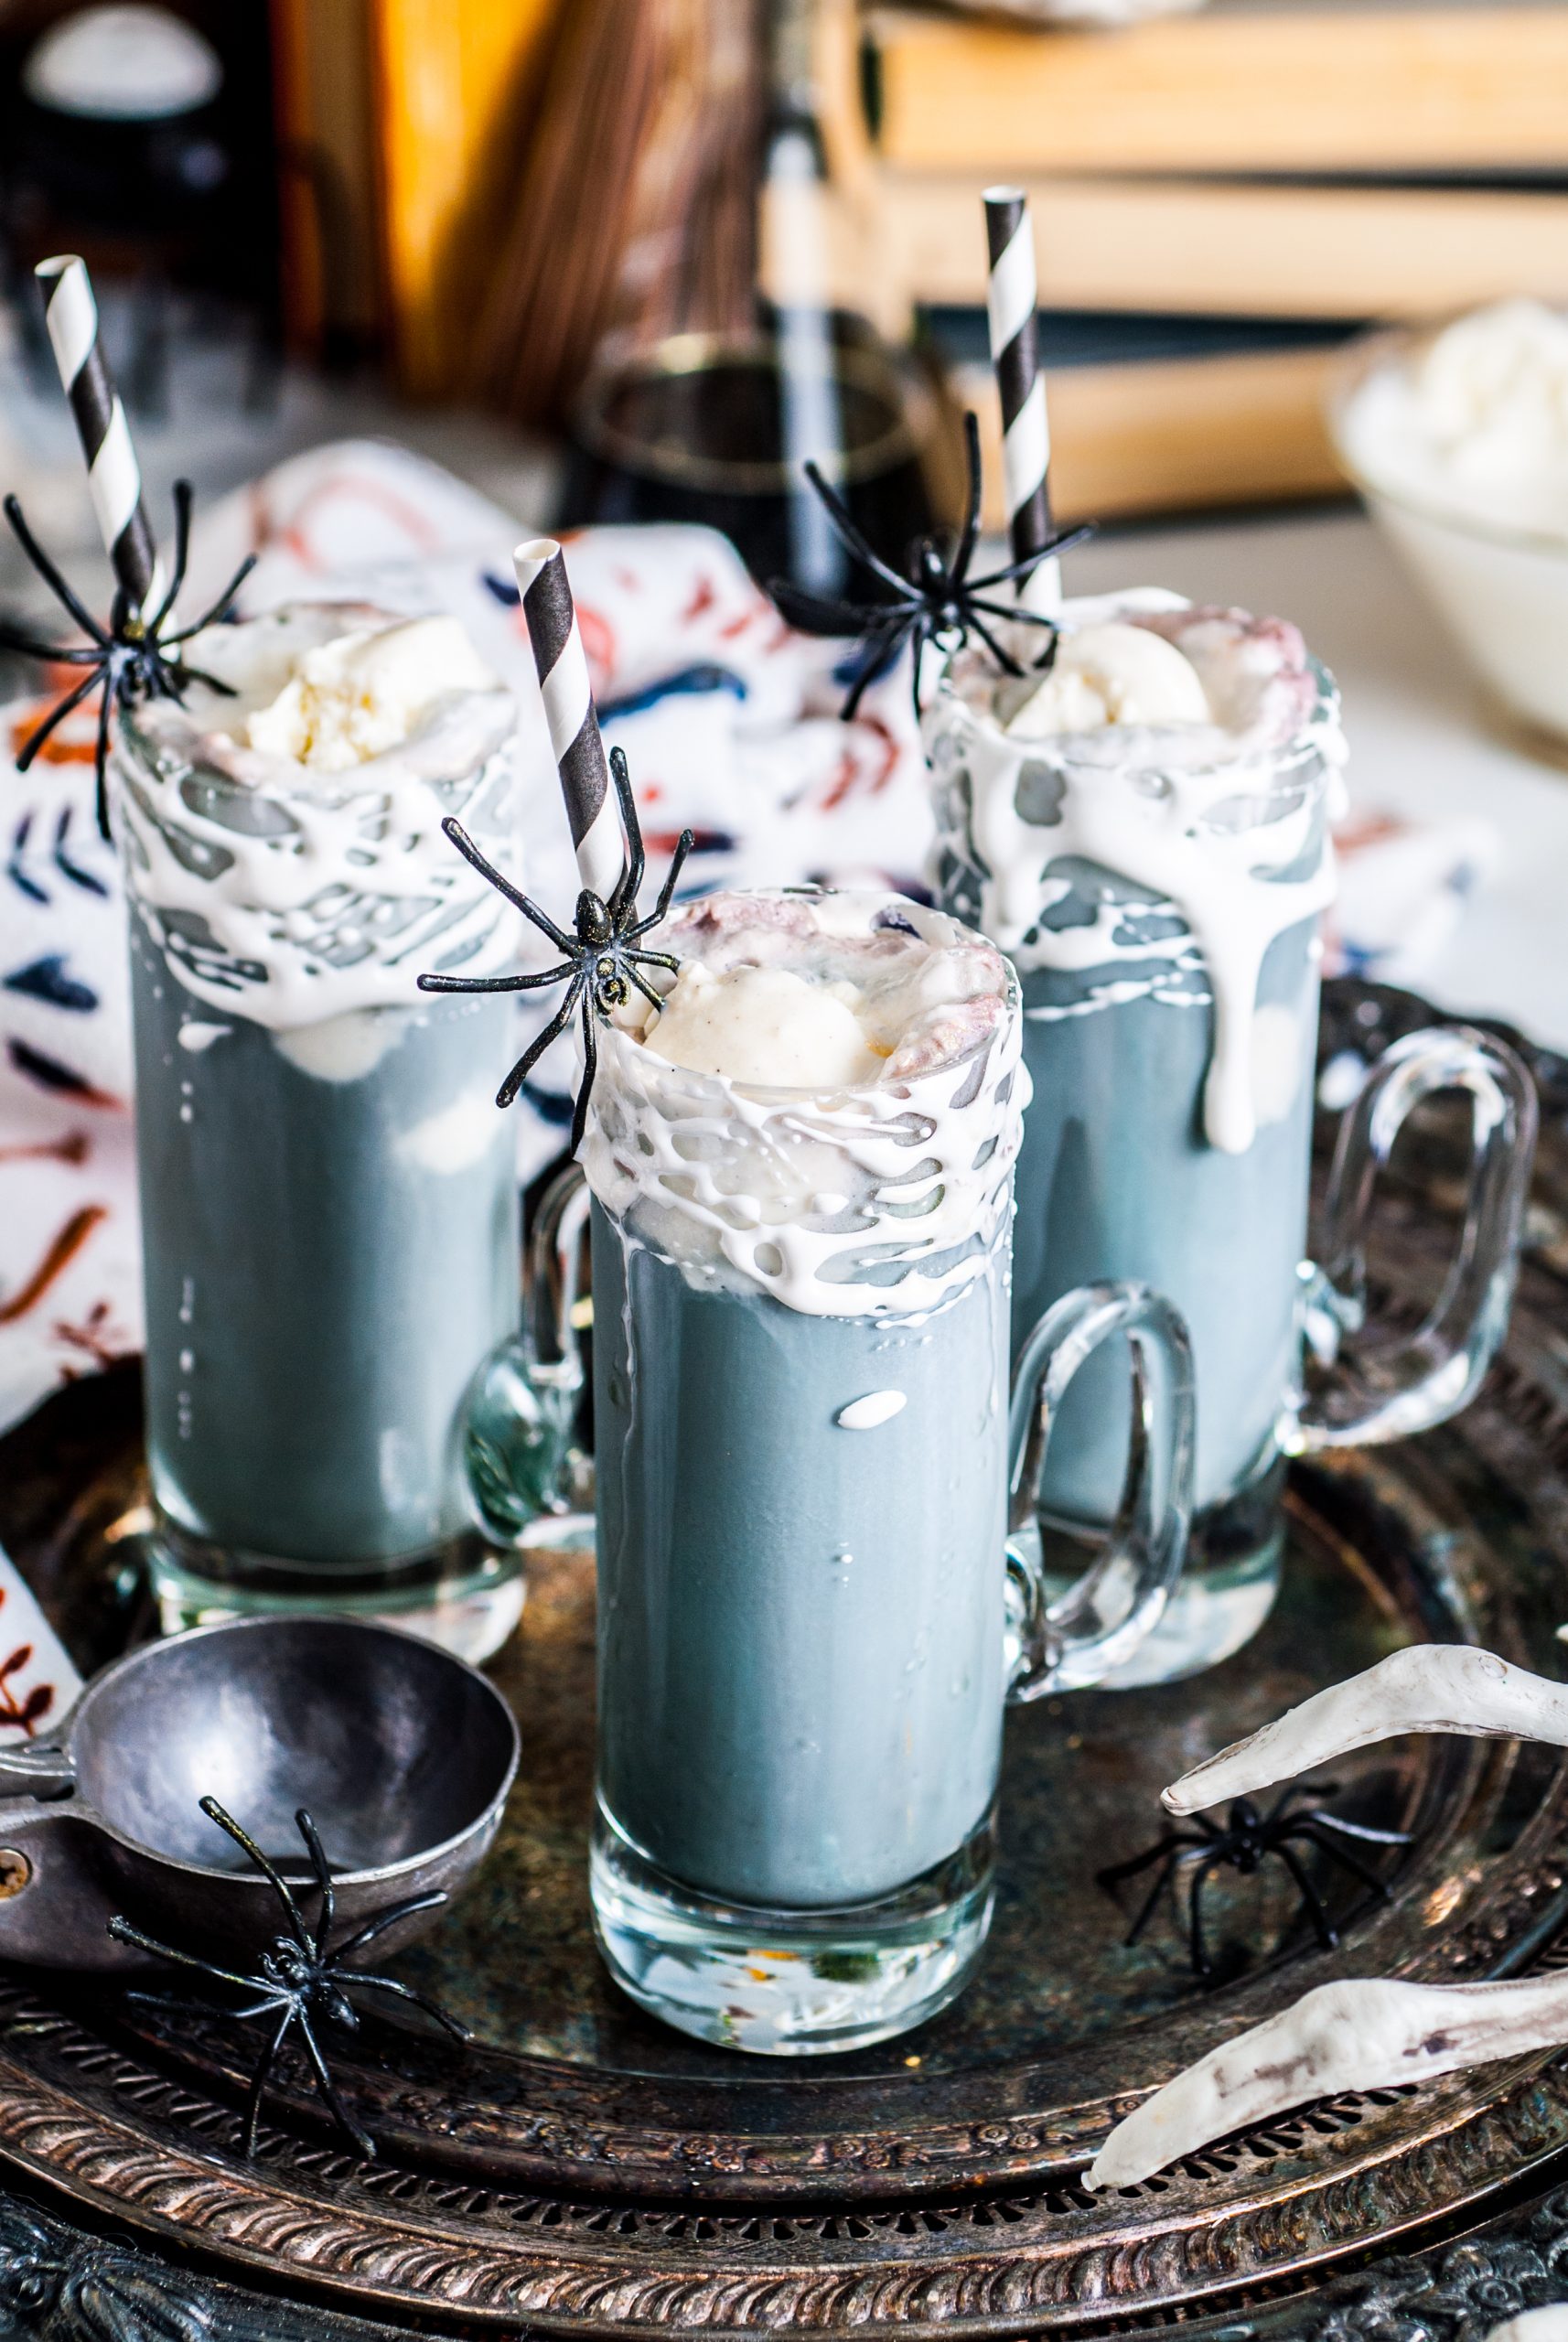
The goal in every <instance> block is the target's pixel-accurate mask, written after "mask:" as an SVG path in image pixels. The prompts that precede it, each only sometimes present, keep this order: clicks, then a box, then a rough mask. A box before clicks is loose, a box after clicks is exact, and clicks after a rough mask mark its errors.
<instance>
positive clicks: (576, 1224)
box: [463, 1163, 594, 1545]
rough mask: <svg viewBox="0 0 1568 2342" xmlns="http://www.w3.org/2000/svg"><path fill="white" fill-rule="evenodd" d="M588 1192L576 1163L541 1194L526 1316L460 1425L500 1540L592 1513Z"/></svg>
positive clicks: (475, 1492) (573, 1523)
mask: <svg viewBox="0 0 1568 2342" xmlns="http://www.w3.org/2000/svg"><path fill="white" fill-rule="evenodd" d="M587 1217H588V1189H587V1183H586V1181H585V1178H584V1176H583V1173H582V1170H581V1168H580V1167H579V1166H578V1165H577V1164H575V1163H568V1164H566V1165H565V1166H564V1168H563V1169H562V1170H560V1171H558V1172H557V1173H556V1175H555V1176H554V1178H553V1179H552V1180H551V1182H550V1185H549V1186H548V1187H546V1188H545V1190H544V1193H543V1195H542V1197H541V1198H540V1202H539V1209H538V1210H537V1212H536V1213H535V1215H534V1220H533V1227H532V1230H531V1231H530V1234H529V1239H528V1246H527V1250H526V1252H525V1253H524V1256H523V1264H522V1322H521V1326H520V1327H519V1329H518V1331H517V1332H516V1333H515V1334H512V1335H509V1337H508V1338H507V1339H506V1340H505V1341H504V1342H502V1343H501V1345H500V1346H499V1348H498V1349H496V1350H494V1351H492V1353H491V1355H490V1356H489V1359H486V1361H485V1363H484V1365H483V1366H482V1367H481V1368H480V1370H479V1371H478V1375H477V1376H476V1377H475V1380H474V1385H473V1388H472V1390H471V1391H470V1392H469V1395H468V1402H467V1408H466V1410H465V1414H464V1422H463V1446H464V1460H465V1464H466V1466H467V1480H468V1488H469V1492H470V1494H471V1496H472V1499H473V1501H474V1503H475V1505H476V1506H477V1507H478V1512H479V1515H480V1518H481V1520H483V1522H484V1525H485V1528H486V1530H487V1531H489V1534H490V1535H491V1536H492V1537H493V1538H495V1539H496V1540H497V1541H498V1542H499V1543H501V1544H503V1545H515V1544H520V1543H521V1544H545V1545H548V1544H551V1543H554V1542H559V1540H560V1537H561V1535H562V1532H563V1531H564V1529H567V1528H572V1529H574V1530H581V1529H582V1528H583V1526H584V1523H585V1516H586V1515H588V1514H590V1513H591V1512H592V1511H593V1509H594V1498H593V1486H592V1476H593V1466H592V1464H591V1463H590V1462H589V1461H588V1459H587V1457H586V1456H584V1455H583V1453H582V1451H581V1449H580V1448H579V1447H578V1445H577V1434H576V1425H577V1411H578V1407H579V1404H580V1402H581V1398H582V1392H583V1382H584V1374H583V1358H582V1351H581V1348H580V1347H579V1344H578V1339H577V1305H578V1302H579V1300H580V1299H581V1297H582V1292H581V1262H582V1252H583V1231H584V1228H585V1224H586V1221H587Z"/></svg>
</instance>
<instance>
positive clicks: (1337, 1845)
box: [1097, 1781, 1410, 1978]
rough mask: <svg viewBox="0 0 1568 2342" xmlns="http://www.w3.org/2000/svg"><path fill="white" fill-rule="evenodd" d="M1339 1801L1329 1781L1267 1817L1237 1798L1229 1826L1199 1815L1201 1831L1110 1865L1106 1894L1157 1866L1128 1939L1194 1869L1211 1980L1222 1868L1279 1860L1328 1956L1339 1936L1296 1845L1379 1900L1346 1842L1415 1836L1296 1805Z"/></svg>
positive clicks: (1199, 1934)
mask: <svg viewBox="0 0 1568 2342" xmlns="http://www.w3.org/2000/svg"><path fill="white" fill-rule="evenodd" d="M1334 1794H1335V1785H1334V1783H1333V1782H1331V1781H1328V1782H1324V1783H1322V1784H1321V1785H1320V1786H1319V1787H1318V1788H1317V1789H1316V1790H1311V1789H1307V1790H1304V1789H1299V1788H1292V1789H1286V1790H1285V1791H1284V1792H1283V1795H1282V1796H1280V1797H1278V1798H1276V1799H1275V1800H1274V1802H1273V1805H1271V1806H1270V1807H1269V1809H1268V1810H1267V1812H1263V1813H1261V1812H1260V1811H1259V1810H1258V1808H1257V1807H1256V1806H1255V1805H1254V1804H1253V1803H1252V1800H1251V1798H1245V1797H1239V1798H1238V1799H1236V1800H1235V1802H1234V1804H1233V1805H1232V1806H1231V1808H1230V1813H1229V1814H1228V1815H1227V1817H1226V1820H1225V1822H1224V1824H1223V1826H1222V1825H1221V1824H1220V1823H1219V1822H1218V1821H1210V1819H1209V1817H1208V1814H1206V1813H1196V1814H1194V1815H1193V1816H1192V1820H1193V1821H1194V1822H1195V1823H1196V1824H1197V1827H1196V1829H1191V1830H1167V1831H1166V1832H1165V1836H1164V1837H1163V1838H1161V1839H1160V1841H1159V1842H1158V1843H1157V1844H1156V1845H1153V1846H1150V1847H1148V1848H1147V1849H1146V1850H1145V1852H1144V1853H1141V1854H1134V1855H1133V1857H1132V1858H1131V1860H1130V1861H1127V1862H1124V1863H1112V1864H1110V1865H1109V1867H1108V1868H1106V1869H1105V1870H1102V1871H1100V1872H1099V1873H1098V1874H1097V1877H1098V1880H1099V1884H1100V1885H1101V1886H1104V1887H1113V1886H1118V1885H1121V1883H1122V1880H1123V1879H1129V1878H1135V1877H1136V1876H1138V1875H1139V1874H1140V1873H1141V1872H1143V1871H1145V1870H1147V1869H1148V1868H1149V1867H1150V1865H1151V1864H1158V1865H1159V1867H1158V1868H1157V1870H1156V1871H1155V1883H1154V1885H1152V1886H1151V1887H1150V1889H1149V1892H1148V1894H1147V1896H1145V1897H1144V1902H1143V1904H1142V1905H1141V1906H1140V1907H1139V1911H1138V1916H1137V1918H1135V1919H1134V1920H1133V1924H1132V1926H1131V1927H1130V1928H1128V1930H1127V1933H1126V1935H1125V1937H1124V1938H1123V1939H1122V1940H1123V1941H1124V1942H1126V1943H1130V1944H1131V1943H1136V1942H1137V1940H1138V1939H1139V1937H1140V1936H1141V1935H1142V1934H1143V1932H1144V1928H1146V1927H1147V1926H1148V1924H1149V1921H1150V1920H1151V1919H1152V1918H1153V1917H1154V1915H1155V1907H1156V1906H1157V1904H1158V1903H1159V1900H1160V1897H1161V1896H1162V1895H1163V1894H1164V1893H1165V1888H1166V1887H1167V1886H1170V1887H1171V1888H1172V1889H1173V1892H1174V1889H1175V1885H1176V1876H1177V1874H1178V1873H1179V1872H1180V1871H1181V1869H1182V1868H1183V1867H1184V1866H1187V1867H1189V1868H1190V1869H1191V1881H1190V1884H1189V1885H1188V1889H1187V1949H1188V1951H1189V1953H1190V1956H1191V1960H1192V1966H1193V1971H1194V1973H1195V1974H1197V1975H1198V1976H1202V1977H1205V1978H1208V1977H1210V1976H1212V1975H1213V1973H1214V1962H1213V1961H1212V1960H1211V1959H1210V1958H1209V1956H1208V1945H1207V1943H1206V1941H1205V1939H1204V1934H1203V1890H1204V1888H1205V1887H1206V1886H1207V1885H1208V1881H1209V1879H1210V1878H1211V1877H1212V1876H1213V1875H1214V1873H1215V1872H1216V1871H1217V1870H1219V1868H1221V1867H1222V1866H1224V1867H1228V1868H1230V1869H1231V1870H1235V1871H1240V1874H1241V1875H1242V1876H1243V1877H1244V1878H1251V1877H1252V1876H1254V1875H1256V1874H1257V1872H1259V1871H1260V1870H1262V1866H1263V1864H1264V1863H1265V1862H1266V1861H1267V1860H1268V1858H1269V1856H1270V1855H1271V1854H1273V1855H1277V1856H1278V1858H1279V1860H1280V1861H1281V1862H1282V1863H1283V1864H1284V1867H1285V1868H1286V1870H1287V1871H1288V1872H1289V1873H1290V1875H1291V1877H1292V1879H1293V1880H1294V1883H1295V1888H1296V1892H1297V1894H1298V1896H1300V1898H1301V1900H1300V1907H1301V1909H1303V1910H1304V1911H1305V1913H1306V1915H1307V1917H1308V1918H1310V1919H1311V1921H1312V1925H1313V1929H1314V1932H1315V1933H1316V1937H1317V1940H1318V1942H1319V1943H1320V1944H1321V1946H1322V1947H1323V1949H1324V1950H1325V1951H1332V1950H1333V1949H1334V1947H1335V1945H1336V1944H1337V1942H1338V1940H1339V1935H1338V1930H1337V1928H1336V1927H1335V1926H1334V1924H1333V1922H1332V1920H1331V1919H1330V1918H1329V1917H1328V1913H1327V1911H1326V1909H1325V1907H1324V1903H1323V1897H1322V1896H1321V1895H1319V1893H1318V1891H1317V1889H1316V1886H1315V1885H1313V1883H1312V1880H1311V1878H1310V1877H1309V1876H1308V1875H1307V1872H1306V1869H1305V1865H1304V1864H1303V1863H1302V1860H1301V1857H1300V1855H1299V1854H1298V1853H1297V1852H1296V1850H1295V1846H1294V1845H1293V1844H1292V1842H1291V1841H1292V1840H1293V1839H1294V1840H1295V1841H1296V1842H1298V1843H1305V1844H1307V1845H1311V1846H1316V1847H1317V1848H1318V1850H1319V1851H1320V1852H1321V1853H1325V1854H1327V1855H1328V1856H1329V1857H1330V1859H1331V1860H1332V1861H1334V1862H1336V1863H1337V1864H1340V1865H1341V1866H1342V1867H1343V1868H1344V1869H1346V1870H1348V1871H1350V1872H1352V1873H1353V1874H1354V1875H1355V1876H1356V1877H1357V1878H1359V1880H1360V1881H1361V1884H1362V1885H1364V1886H1367V1887H1369V1888H1371V1889H1372V1890H1373V1891H1374V1892H1375V1893H1377V1894H1379V1895H1380V1896H1384V1897H1386V1896H1387V1895H1388V1891H1389V1890H1388V1887H1387V1885H1385V1883H1384V1882H1383V1880H1382V1879H1380V1877H1379V1876H1378V1875H1377V1873H1376V1872H1375V1871H1374V1870H1371V1869H1369V1867H1368V1865H1367V1864H1366V1863H1364V1862H1363V1861H1362V1860H1361V1858H1360V1856H1359V1854H1358V1853H1354V1852H1353V1851H1352V1847H1351V1846H1350V1845H1348V1844H1347V1843H1346V1842H1345V1841H1346V1840H1347V1839H1348V1840H1351V1841H1353V1842H1354V1841H1359V1842H1361V1843H1362V1844H1366V1845H1374V1846H1408V1845H1409V1843H1410V1835H1409V1832H1406V1831H1403V1830H1373V1829H1370V1828H1369V1827H1368V1825H1367V1824H1366V1823H1365V1822H1361V1821H1342V1820H1341V1819H1340V1817H1339V1815H1338V1814H1337V1813H1330V1812H1329V1811H1328V1810H1327V1809H1326V1807H1324V1806H1323V1805H1312V1806H1299V1805H1296V1804H1295V1803H1294V1800H1295V1799H1297V1798H1299V1797H1302V1796H1304V1795H1305V1796H1316V1797H1318V1798H1325V1797H1332V1796H1333V1795H1334Z"/></svg>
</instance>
